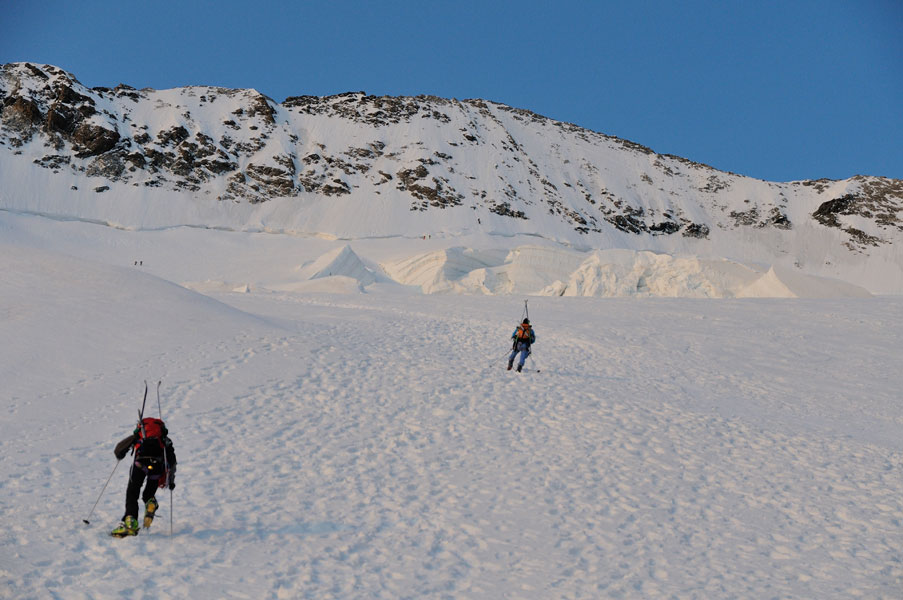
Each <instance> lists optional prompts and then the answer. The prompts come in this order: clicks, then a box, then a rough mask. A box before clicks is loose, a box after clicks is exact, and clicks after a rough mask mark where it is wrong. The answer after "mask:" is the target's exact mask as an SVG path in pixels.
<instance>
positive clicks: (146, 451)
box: [110, 418, 176, 537]
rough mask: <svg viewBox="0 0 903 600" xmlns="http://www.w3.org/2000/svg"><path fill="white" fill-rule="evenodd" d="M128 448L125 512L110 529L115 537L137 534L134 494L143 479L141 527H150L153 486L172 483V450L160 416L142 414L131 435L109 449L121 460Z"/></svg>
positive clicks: (154, 504)
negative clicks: (129, 456)
mask: <svg viewBox="0 0 903 600" xmlns="http://www.w3.org/2000/svg"><path fill="white" fill-rule="evenodd" d="M129 449H131V450H132V452H133V454H134V456H135V460H134V461H133V462H132V469H131V471H130V472H129V485H128V488H126V492H125V514H124V515H123V517H122V522H121V523H119V525H118V526H117V527H116V528H115V529H113V531H111V532H110V534H111V535H114V536H116V537H125V536H127V535H138V495H139V493H140V492H141V484H143V483H144V480H145V478H146V479H147V485H145V486H144V493H142V494H141V499H142V500H143V501H144V527H145V528H147V527H150V526H151V522H152V521H153V520H154V514H155V513H156V512H157V508H158V507H159V506H160V503H159V502H157V499H156V498H155V497H154V496H155V492H156V491H157V488H162V487H168V488H169V489H170V490H172V489H174V488H175V487H176V481H175V478H176V452H175V450H174V449H173V446H172V441H171V440H170V439H169V435H168V431H167V430H166V425H165V424H164V423H163V421H161V420H160V419H152V418H145V419H141V420H140V421H138V426H137V427H136V428H135V431H134V432H132V435H130V436H129V437H127V438H125V439H123V440H122V441H120V442H119V443H118V444H116V448H115V450H113V453H114V454H115V455H116V459H117V460H122V459H123V458H124V457H125V455H126V454H128V452H129Z"/></svg>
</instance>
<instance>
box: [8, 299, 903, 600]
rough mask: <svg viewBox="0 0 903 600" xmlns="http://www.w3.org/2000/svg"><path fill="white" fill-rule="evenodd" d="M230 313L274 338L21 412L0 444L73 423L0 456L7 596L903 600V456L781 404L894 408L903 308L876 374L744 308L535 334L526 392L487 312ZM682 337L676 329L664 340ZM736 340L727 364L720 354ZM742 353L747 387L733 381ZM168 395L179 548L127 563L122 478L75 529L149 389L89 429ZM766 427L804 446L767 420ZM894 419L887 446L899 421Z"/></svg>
mask: <svg viewBox="0 0 903 600" xmlns="http://www.w3.org/2000/svg"><path fill="white" fill-rule="evenodd" d="M222 299H223V300H224V301H228V302H233V303H235V304H236V306H239V305H240V306H239V307H240V308H242V309H243V310H250V309H249V307H251V308H256V309H257V310H258V311H260V312H271V313H273V314H278V315H280V316H281V317H282V319H284V322H283V323H284V327H283V328H282V329H273V330H272V331H264V332H260V331H258V332H245V333H241V334H238V335H235V336H233V337H229V336H228V335H224V337H223V339H221V340H204V341H201V342H200V343H197V344H193V345H189V344H186V345H185V346H182V347H174V348H170V349H167V350H166V351H165V352H158V353H156V354H154V355H152V356H151V357H150V358H148V359H147V360H146V361H145V362H143V363H140V364H136V365H119V366H118V367H117V368H115V369H112V370H111V371H110V372H109V373H98V374H95V375H93V376H90V377H86V378H83V379H81V380H79V381H76V382H74V383H73V384H72V385H71V386H69V387H64V388H53V386H51V385H49V384H42V386H41V387H40V389H41V390H43V391H41V392H40V393H38V394H36V395H35V397H34V399H33V400H31V401H29V400H26V399H23V398H14V399H13V400H12V402H11V403H10V405H9V406H10V408H9V409H8V410H7V413H6V419H5V423H7V424H8V423H10V422H12V421H13V420H14V419H16V417H17V415H18V413H19V411H20V410H23V411H24V409H25V408H26V407H28V406H30V405H31V404H33V405H35V406H51V405H56V404H58V403H65V404H66V405H67V406H69V408H67V409H65V415H66V417H67V418H72V419H74V423H72V424H70V425H68V426H67V427H71V428H72V429H73V430H74V431H75V432H76V433H77V434H78V435H75V434H69V435H68V436H65V435H64V436H63V441H64V442H70V441H71V446H65V444H64V449H65V448H70V447H71V450H69V451H68V452H60V450H61V447H60V443H59V442H60V432H59V429H60V422H59V421H57V420H47V421H46V422H42V423H41V424H40V426H36V427H31V428H30V429H29V433H30V436H29V438H28V439H26V440H17V441H15V442H13V441H12V440H10V439H9V437H7V436H4V437H5V439H4V440H3V441H2V442H0V447H2V449H3V453H2V456H3V458H2V462H0V465H2V473H3V475H4V477H3V478H2V480H0V497H3V498H7V499H9V498H13V499H14V501H12V502H4V503H3V504H0V514H2V518H3V523H4V524H5V527H4V531H3V533H2V534H0V536H2V537H0V539H2V543H3V546H4V548H6V549H7V550H6V551H5V552H6V553H7V556H6V558H4V559H3V561H2V565H3V566H2V571H0V573H2V577H3V579H5V580H6V581H7V583H6V584H5V588H6V592H5V593H8V594H10V596H9V597H11V598H12V597H15V598H67V599H69V598H120V597H126V596H127V597H145V598H151V597H191V598H433V597H436V598H444V597H448V598H552V597H554V598H655V597H673V598H712V597H738V596H739V597H766V596H767V597H782V598H789V597H799V598H816V597H817V598H849V597H869V598H891V597H899V595H898V594H899V590H900V589H901V585H903V551H901V548H903V535H901V531H903V500H901V497H903V496H901V492H903V477H901V469H900V464H901V458H903V455H901V451H900V447H899V446H893V445H888V444H883V443H870V442H868V441H867V440H865V439H860V438H858V437H856V436H850V435H835V434H834V433H832V432H833V431H834V428H833V426H832V424H831V423H830V422H823V421H817V422H815V423H814V424H810V426H809V427H802V426H799V423H802V422H803V421H805V420H806V419H807V418H810V419H811V417H812V416H813V415H818V414H819V413H818V405H819V402H821V401H822V398H800V397H799V395H800V394H799V392H800V390H803V391H806V390H807V389H808V388H809V387H811V388H812V392H813V394H815V393H817V392H822V395H824V391H825V389H826V384H825V383H821V384H818V385H816V384H814V383H813V384H811V385H810V384H808V383H806V382H805V381H803V382H800V381H799V378H800V376H799V374H798V375H797V376H796V378H795V380H794V381H793V384H792V385H790V383H788V381H787V378H793V377H794V376H793V374H792V373H782V372H781V371H780V365H781V359H782V358H787V359H788V360H795V359H796V360H799V359H801V360H802V367H801V368H802V375H803V377H805V376H807V375H808V374H809V370H810V369H811V371H812V373H813V374H814V373H820V374H821V376H822V377H826V378H828V380H829V381H830V380H831V379H832V378H833V377H836V378H837V382H838V385H840V382H841V381H842V380H848V379H849V378H850V376H851V374H852V373H856V372H862V373H863V374H864V375H866V376H870V375H872V374H875V375H876V376H877V375H878V374H880V373H882V372H885V376H889V377H892V378H894V381H896V382H897V383H901V376H900V375H899V374H895V373H891V374H888V373H886V370H887V363H886V355H885V359H884V361H885V362H884V363H883V364H881V363H879V364H874V362H870V361H872V360H873V359H874V356H877V355H880V354H881V353H882V352H886V351H887V348H885V347H883V346H882V344H883V343H884V342H885V341H886V340H892V339H893V338H894V334H893V331H896V332H897V333H899V331H900V329H901V319H900V314H899V313H900V310H899V308H897V306H898V305H894V306H893V307H892V308H893V311H892V312H893V315H892V316H893V317H895V319H896V320H894V321H892V328H891V329H892V331H891V332H890V333H885V337H880V336H879V338H878V341H877V342H876V344H877V345H878V346H879V347H877V348H862V349H859V350H858V351H854V352H850V353H849V354H838V352H837V351H836V349H835V348H833V347H831V346H829V347H820V348H812V349H809V348H808V347H807V343H809V341H810V340H806V339H804V337H805V332H806V331H809V330H805V331H802V333H801V330H799V329H797V330H796V331H794V330H792V329H789V330H785V331H784V332H781V331H780V330H778V329H769V330H768V331H767V332H762V331H756V330H755V329H754V328H753V329H750V330H748V331H745V335H746V336H747V337H746V338H744V337H743V335H740V334H741V333H743V330H744V328H746V327H749V326H748V325H743V324H742V323H741V322H740V321H739V320H738V321H733V320H731V318H732V316H733V315H734V312H735V311H737V312H743V311H744V310H747V309H744V308H743V307H742V306H741V305H719V306H717V308H716V310H714V311H710V308H711V307H712V305H711V304H709V305H701V304H700V305H698V306H697V305H693V304H689V305H688V304H686V303H685V304H680V305H678V306H677V308H674V309H670V308H668V305H667V304H652V305H651V307H652V308H653V309H655V308H656V307H658V309H659V310H658V311H657V312H656V310H651V314H647V311H646V310H637V309H633V310H632V311H631V310H630V309H620V310H621V313H622V316H625V320H624V321H622V322H620V323H616V322H605V323H604V324H601V323H600V324H597V326H596V331H587V330H586V328H584V327H581V326H580V324H571V326H570V328H569V327H567V326H565V325H562V326H561V327H560V329H556V328H555V327H554V326H552V325H551V324H546V325H545V326H544V325H543V322H542V320H541V319H534V321H535V322H536V323H537V333H538V336H539V340H538V343H537V345H536V354H535V356H533V357H531V361H528V366H531V365H532V368H537V367H538V368H540V369H541V373H536V372H529V371H528V372H527V373H524V374H517V373H514V372H510V373H509V372H507V371H505V369H504V363H505V359H504V354H503V353H504V352H505V351H506V348H507V346H506V342H505V340H506V339H507V336H508V335H510V330H511V329H513V324H514V323H515V322H516V320H514V319H511V315H510V314H508V315H507V316H505V315H502V314H501V312H499V311H498V310H496V312H497V313H498V314H497V315H492V314H490V315H481V316H480V317H479V318H474V317H469V318H468V317H467V316H466V312H465V311H464V310H463V309H462V310H461V311H457V312H454V313H453V314H450V315H449V314H441V313H442V311H440V310H439V309H435V308H434V309H433V310H430V308H431V306H433V305H431V304H430V303H429V302H426V303H425V305H424V309H423V310H422V311H421V312H414V311H412V310H411V309H412V307H413V306H416V303H414V302H409V303H408V304H407V305H404V304H401V305H394V304H392V303H391V302H386V303H385V304H382V305H380V304H368V303H367V301H366V300H360V301H359V302H358V301H356V300H343V299H339V300H325V299H324V300H318V299H316V298H313V299H311V298H303V299H297V298H293V297H291V296H288V295H286V296H279V295H271V296H267V297H264V298H262V299H260V298H241V297H230V296H228V295H224V296H223V298H222ZM477 304H478V302H477V301H469V302H468V306H471V307H472V306H475V305H477ZM498 306H501V304H499V303H495V304H493V307H498ZM615 306H616V307H617V306H622V307H623V306H628V305H626V304H625V305H615ZM405 307H406V309H405ZM694 307H695V308H694ZM701 307H705V308H701ZM647 308H648V307H647ZM805 310H806V308H805V307H800V308H796V307H795V306H792V305H791V306H790V307H789V308H786V309H785V312H780V311H778V316H776V317H762V319H763V320H764V321H767V320H768V319H769V318H772V319H774V321H775V322H777V321H782V320H784V319H786V320H787V321H788V322H790V321H793V319H795V318H796V317H797V316H798V315H797V311H799V312H800V313H802V312H804V311H805ZM251 312H253V311H251ZM709 312H714V313H716V316H715V317H711V316H709V315H708V314H707V313H709ZM669 313H671V314H669ZM495 316H498V317H499V318H498V319H495V318H494V317H495ZM741 316H742V315H741ZM556 317H557V318H558V319H559V320H560V321H561V323H562V324H563V323H566V322H567V317H568V315H567V311H566V310H560V311H559V313H556ZM818 318H825V317H822V316H819V317H818ZM871 318H872V321H870V322H869V326H876V328H877V325H878V318H877V317H874V316H872V317H871ZM669 319H683V321H682V322H681V324H677V325H674V328H673V329H672V330H671V331H670V332H667V333H665V334H662V332H661V326H662V324H663V323H665V322H668V321H669ZM509 321H510V323H509ZM694 321H708V323H707V328H706V329H699V328H697V324H696V323H695V322H694ZM500 323H501V325H500ZM840 327H841V329H842V330H843V328H844V327H846V328H847V329H846V331H849V327H851V325H848V324H845V323H843V322H841V323H840ZM721 333H723V334H724V335H725V336H733V338H731V337H726V338H724V339H723V341H724V343H723V344H719V343H718V342H717V341H713V337H717V336H718V335H719V334H721ZM678 334H680V338H679V339H677V338H676V337H675V336H677V335H678ZM838 335H839V337H840V338H842V337H843V331H841V332H840V333H839V334H838ZM795 336H803V337H802V338H801V337H795ZM450 340H452V341H451V342H450ZM820 340H821V341H824V338H820ZM887 343H888V344H890V342H887ZM750 345H751V346H750ZM873 352H874V355H873ZM741 353H742V354H743V355H744V356H745V357H747V360H748V361H751V362H747V363H746V364H744V367H743V368H741V369H734V370H730V369H727V368H725V365H729V364H732V362H733V361H736V360H737V356H736V355H739V354H741ZM776 353H777V354H780V355H781V356H777V357H776ZM790 364H794V363H790ZM795 365H796V366H797V367H799V365H800V363H799V362H797V363H795ZM831 369H834V370H839V371H840V373H839V374H835V375H832V374H831V373H830V370H831ZM765 373H767V374H768V375H767V376H766V375H765ZM158 374H159V376H162V377H163V386H162V388H161V389H162V393H163V413H164V414H163V416H164V418H165V419H166V420H167V423H168V424H169V426H170V430H171V434H172V437H173V440H174V443H175V447H176V451H177V453H178V456H179V474H178V477H177V482H178V486H177V488H176V490H175V492H174V494H173V499H174V502H175V507H174V509H173V510H174V512H173V516H174V526H175V527H174V528H175V531H174V536H173V537H172V538H170V537H169V535H168V534H169V518H170V511H171V508H172V507H171V504H170V496H169V493H168V492H162V491H161V494H162V497H161V498H160V499H161V504H162V505H161V509H160V511H159V512H158V516H157V519H156V521H155V524H154V526H153V528H152V529H151V530H150V532H144V533H142V534H141V535H139V536H138V537H137V538H134V539H125V540H111V539H110V538H109V537H108V535H107V531H108V529H109V527H111V526H112V525H113V524H114V523H115V521H117V520H118V519H119V516H120V514H121V510H122V502H123V497H124V488H125V480H126V476H127V475H126V472H127V470H128V466H127V464H125V463H127V462H128V461H123V463H124V464H122V465H120V466H119V467H118V470H117V472H116V474H115V476H114V477H113V479H112V481H111V483H110V486H109V488H108V490H107V492H106V493H105V495H104V497H103V499H102V501H101V502H100V504H99V505H98V507H97V510H96V511H95V513H94V515H93V517H92V524H91V525H90V526H89V527H86V526H84V525H83V524H82V523H81V522H80V519H81V518H82V517H83V516H84V515H85V514H87V511H88V509H89V508H90V505H91V503H92V502H93V501H94V499H95V498H96V494H97V493H98V492H99V490H100V486H101V485H102V483H103V481H104V480H105V478H106V476H107V475H109V470H110V469H111V468H112V466H113V464H114V462H113V460H112V447H113V444H114V443H115V442H116V441H117V440H118V439H120V438H121V437H124V436H125V435H126V434H127V433H128V432H129V429H130V427H131V426H132V423H133V421H134V414H133V412H134V411H135V410H136V408H137V407H136V406H135V404H136V401H135V399H136V398H137V402H138V403H140V396H139V394H138V392H139V391H140V390H137V389H136V390H135V393H134V397H132V394H131V392H130V393H129V394H128V396H127V397H126V396H120V397H116V398H111V399H110V400H109V401H104V402H103V403H102V406H103V407H104V409H105V411H106V410H108V411H109V413H110V414H96V411H95V413H94V414H88V413H83V412H80V408H83V407H85V406H87V405H88V402H89V400H91V401H92V402H96V400H93V399H94V398H96V397H97V396H99V395H103V394H108V393H109V389H111V388H112V387H113V386H117V387H118V388H119V389H125V388H129V386H131V388H135V387H136V385H135V383H136V382H140V381H141V380H143V379H145V378H150V380H149V386H150V391H149V393H148V409H147V410H148V413H149V414H153V415H156V412H157V407H156V397H155V383H156V380H155V379H153V378H155V377H156V376H158ZM864 379H866V380H868V377H864ZM860 381H861V380H860ZM845 385H847V386H855V385H857V384H854V383H848V384H845ZM858 385H860V386H861V387H862V388H863V389H860V390H859V392H860V394H862V395H863V396H865V395H868V394H872V395H874V394H878V395H881V394H882V393H884V394H885V395H887V394H888V392H882V390H886V389H889V388H888V387H887V386H884V387H881V386H878V385H877V384H871V385H870V384H868V383H860V384H858ZM882 385H883V384H882ZM847 391H850V390H845V389H840V390H839V391H838V396H843V394H844V393H846V392H847ZM853 391H855V390H853ZM791 396H796V397H795V403H794V402H793V401H791ZM846 397H849V396H846ZM857 397H858V396H857ZM728 400H729V401H728ZM827 402H829V403H830V402H832V401H831V400H830V399H828V400H827ZM887 402H890V401H889V400H888V401H887ZM744 405H748V406H749V407H750V411H748V412H747V411H744V410H743V406H744ZM92 406H94V407H97V406H98V405H97V404H96V403H95V404H92ZM768 409H773V410H775V411H777V412H778V413H779V416H781V415H782V416H786V417H787V419H788V420H787V421H786V422H776V421H780V420H781V419H777V418H774V417H773V416H772V417H758V418H756V416H755V415H756V414H761V413H762V412H763V411H767V410H768ZM888 410H889V409H888ZM826 412H830V411H826ZM891 412H892V411H891ZM111 415H112V416H115V417H116V418H117V419H118V421H117V422H116V427H112V426H111V425H110V416H111ZM878 416H880V415H878ZM795 419H799V423H797V422H796V421H795ZM888 419H890V420H891V424H892V425H894V424H895V425H896V432H897V433H899V425H900V423H901V417H900V413H899V412H896V413H894V414H891V415H889V416H888ZM7 426H8V425H7ZM88 432H90V433H88ZM49 548H64V549H65V552H63V553H59V552H55V551H54V552H48V549H49ZM59 557H62V558H59Z"/></svg>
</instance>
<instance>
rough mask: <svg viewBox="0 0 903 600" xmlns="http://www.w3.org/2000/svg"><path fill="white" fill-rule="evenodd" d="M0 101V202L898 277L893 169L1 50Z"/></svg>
mask: <svg viewBox="0 0 903 600" xmlns="http://www.w3.org/2000/svg"><path fill="white" fill-rule="evenodd" d="M0 105H2V115H0V118H2V120H0V177H2V181H3V186H2V191H0V209H6V210H12V211H18V212H33V213H40V214H45V215H50V216H57V217H64V218H77V219H87V220H94V221H100V222H104V223H109V224H116V225H117V226H122V227H126V228H150V227H166V226H177V225H196V226H205V227H223V228H230V229H238V230H258V229H266V230H271V231H280V232H292V233H299V234H309V235H317V236H328V237H336V238H343V239H360V238H365V237H368V238H378V237H383V236H395V235H407V236H411V237H421V236H434V235H436V236H460V235H462V234H469V233H475V232H482V233H486V234H495V235H501V236H520V235H529V236H536V237H539V238H543V239H546V240H551V241H554V242H557V243H559V244H563V245H565V246H567V247H570V248H575V249H581V250H606V249H615V248H623V249H631V250H650V251H654V252H663V253H668V254H673V255H677V254H688V255H693V256H700V257H727V256H729V257H732V258H736V259H740V260H745V261H754V262H759V263H763V264H767V265H768V264H775V263H782V264H786V265H788V266H792V267H793V268H796V269H801V270H803V271H805V272H807V273H809V274H814V275H821V276H832V277H838V278H841V279H846V280H848V281H852V282H855V283H857V284H860V285H864V286H866V287H868V288H869V289H871V290H872V291H878V292H891V293H901V292H903V283H901V282H903V267H901V264H903V250H901V248H903V220H901V211H903V181H901V180H893V179H887V178H881V177H870V176H856V177H853V178H851V179H847V180H841V181H831V180H817V181H796V182H788V183H776V182H767V181H761V180H756V179H752V178H748V177H744V176H741V175H737V174H733V173H727V172H724V171H719V170H717V169H714V168H712V167H709V166H707V165H703V164H699V163H696V162H693V161H691V160H688V159H685V158H681V157H677V156H673V155H662V154H658V153H656V152H654V151H653V150H651V149H649V148H646V147H644V146H642V145H639V144H636V143H633V142H630V141H627V140H623V139H619V138H616V137H612V136H609V135H605V134H601V133H597V132H593V131H589V130H587V129H584V128H581V127H579V126H577V125H573V124H569V123H563V122H559V121H555V120H552V119H549V118H546V117H542V116H540V115H537V114H535V113H532V112H530V111H527V110H522V109H516V108H511V107H509V106H505V105H503V104H499V103H495V102H490V101H486V100H474V99H471V100H456V99H444V98H437V97H432V96H416V97H386V96H370V95H367V94H365V93H364V92H350V93H345V94H339V95H336V96H327V97H316V96H295V97H289V98H286V99H285V100H284V101H282V102H276V101H274V100H272V99H271V98H268V97H267V96H265V95H263V94H261V93H259V92H257V91H255V90H234V89H224V88H217V87H204V86H191V87H183V88H176V89H170V90H153V89H135V88H133V87H130V86H127V85H122V84H120V85H118V86H116V87H114V88H103V87H96V88H87V87H86V86H84V85H82V84H81V83H79V81H78V80H77V79H76V78H75V77H74V76H73V75H71V74H70V73H67V72H65V71H63V70H62V69H59V68H56V67H53V66H50V65H36V64H32V63H12V64H7V65H3V66H0ZM876 265H877V266H876Z"/></svg>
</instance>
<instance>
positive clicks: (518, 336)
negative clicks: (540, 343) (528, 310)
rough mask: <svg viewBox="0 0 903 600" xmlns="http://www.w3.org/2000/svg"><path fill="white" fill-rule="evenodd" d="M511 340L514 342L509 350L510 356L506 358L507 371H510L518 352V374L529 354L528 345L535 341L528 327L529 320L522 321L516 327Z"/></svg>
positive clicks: (533, 333)
mask: <svg viewBox="0 0 903 600" xmlns="http://www.w3.org/2000/svg"><path fill="white" fill-rule="evenodd" d="M511 339H512V340H514V343H513V346H512V348H511V356H509V357H508V370H509V371H510V370H511V367H513V366H514V357H515V356H517V353H518V352H520V361H518V363H517V372H518V373H520V372H521V370H522V369H523V368H524V362H525V361H526V360H527V356H529V354H530V345H531V344H533V342H535V341H536V332H534V331H533V328H532V327H531V326H530V319H524V321H523V322H522V323H521V324H520V325H518V326H517V329H515V330H514V333H512V334H511Z"/></svg>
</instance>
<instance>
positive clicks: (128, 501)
mask: <svg viewBox="0 0 903 600" xmlns="http://www.w3.org/2000/svg"><path fill="white" fill-rule="evenodd" d="M144 478H145V475H144V471H142V470H141V468H140V467H137V466H135V465H134V464H133V465H132V470H131V472H130V473H129V487H128V488H126V490H125V514H124V515H123V516H122V520H123V521H125V518H126V517H135V518H136V519H137V518H138V495H139V493H140V492H141V484H142V483H144ZM159 485H160V479H159V478H158V477H153V478H149V479H148V480H147V485H146V486H144V493H143V494H141V500H142V501H143V502H144V503H147V501H148V500H150V499H151V498H153V497H154V495H155V494H156V493H157V488H158V487H159Z"/></svg>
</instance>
